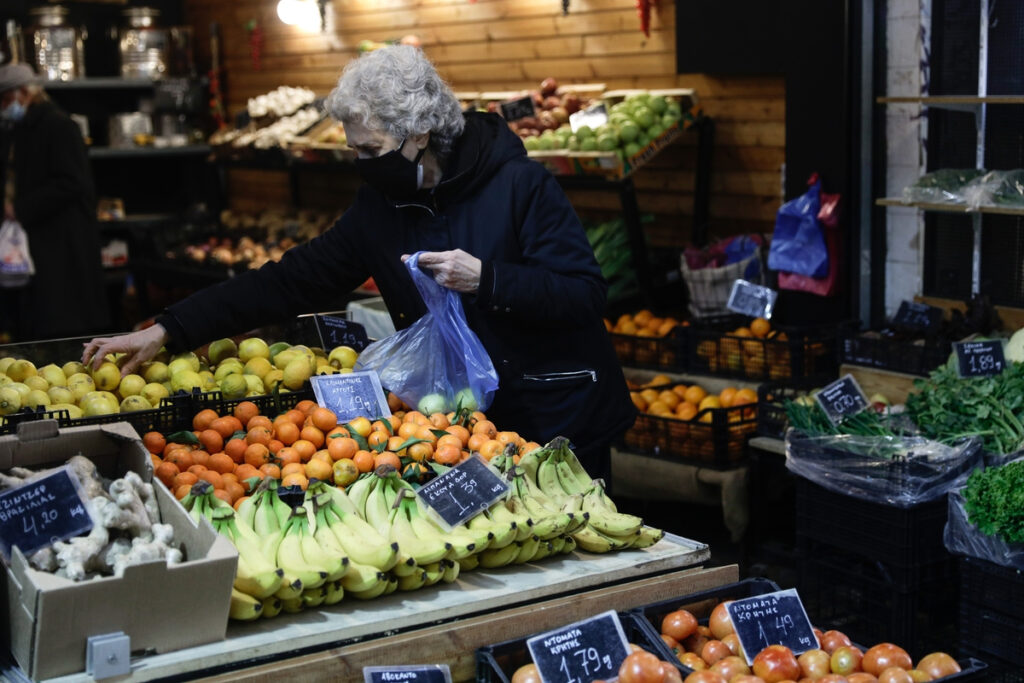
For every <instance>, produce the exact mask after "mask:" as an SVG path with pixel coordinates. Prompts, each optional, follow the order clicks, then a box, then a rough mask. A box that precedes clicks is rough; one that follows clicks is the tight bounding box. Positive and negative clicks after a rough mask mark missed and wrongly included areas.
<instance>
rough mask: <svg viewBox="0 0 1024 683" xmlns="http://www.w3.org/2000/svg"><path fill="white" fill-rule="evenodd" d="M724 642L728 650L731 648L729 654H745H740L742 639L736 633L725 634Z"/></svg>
mask: <svg viewBox="0 0 1024 683" xmlns="http://www.w3.org/2000/svg"><path fill="white" fill-rule="evenodd" d="M722 642H723V643H725V646H726V647H727V648H729V652H731V653H733V654H734V655H742V654H743V653H742V652H740V637H739V636H738V635H736V634H735V633H727V634H725V637H724V638H722Z"/></svg>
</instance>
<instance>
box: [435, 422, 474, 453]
mask: <svg viewBox="0 0 1024 683" xmlns="http://www.w3.org/2000/svg"><path fill="white" fill-rule="evenodd" d="M445 431H446V432H448V433H449V434H451V435H453V436H457V437H459V440H460V441H462V447H463V448H465V447H466V443H467V442H468V441H469V430H468V429H466V428H465V427H463V426H462V425H451V426H450V427H448V428H447V429H445ZM438 443H440V439H438Z"/></svg>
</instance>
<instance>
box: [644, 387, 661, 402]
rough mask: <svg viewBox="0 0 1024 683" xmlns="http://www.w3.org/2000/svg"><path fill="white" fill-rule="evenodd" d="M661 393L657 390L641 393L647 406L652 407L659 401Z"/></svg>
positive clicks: (645, 390) (646, 390) (647, 390)
mask: <svg viewBox="0 0 1024 683" xmlns="http://www.w3.org/2000/svg"><path fill="white" fill-rule="evenodd" d="M659 393H660V392H659V391H658V390H657V389H644V390H643V391H641V392H640V398H642V399H643V400H644V401H646V402H647V405H650V404H652V403H654V402H655V401H657V400H658V394H659Z"/></svg>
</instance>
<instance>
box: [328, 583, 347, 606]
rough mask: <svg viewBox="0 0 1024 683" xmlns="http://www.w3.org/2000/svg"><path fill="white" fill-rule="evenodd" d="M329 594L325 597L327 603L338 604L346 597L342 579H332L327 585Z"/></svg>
mask: <svg viewBox="0 0 1024 683" xmlns="http://www.w3.org/2000/svg"><path fill="white" fill-rule="evenodd" d="M326 588H327V595H326V596H325V597H324V604H325V605H337V604H338V603H339V602H341V601H342V600H343V599H344V598H345V588H344V586H342V585H341V581H331V582H330V583H329V584H327V585H326Z"/></svg>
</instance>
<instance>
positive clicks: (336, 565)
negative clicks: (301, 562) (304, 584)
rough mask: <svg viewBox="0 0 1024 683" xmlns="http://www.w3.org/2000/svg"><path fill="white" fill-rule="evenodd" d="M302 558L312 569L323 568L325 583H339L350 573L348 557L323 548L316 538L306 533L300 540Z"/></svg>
mask: <svg viewBox="0 0 1024 683" xmlns="http://www.w3.org/2000/svg"><path fill="white" fill-rule="evenodd" d="M300 546H301V548H302V557H303V558H304V559H305V560H306V562H307V563H308V564H309V565H310V566H311V567H322V568H323V571H324V573H325V574H327V576H325V577H324V581H325V582H328V583H329V582H332V581H337V580H339V579H340V578H341V577H343V576H345V574H347V573H348V563H349V559H348V557H347V556H345V555H343V554H341V553H337V552H334V551H332V550H328V549H327V548H324V547H323V546H321V545H320V544H319V543H318V542H317V540H316V537H315V536H311V535H310V534H308V533H304V534H303V535H302V538H301V540H300Z"/></svg>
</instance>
